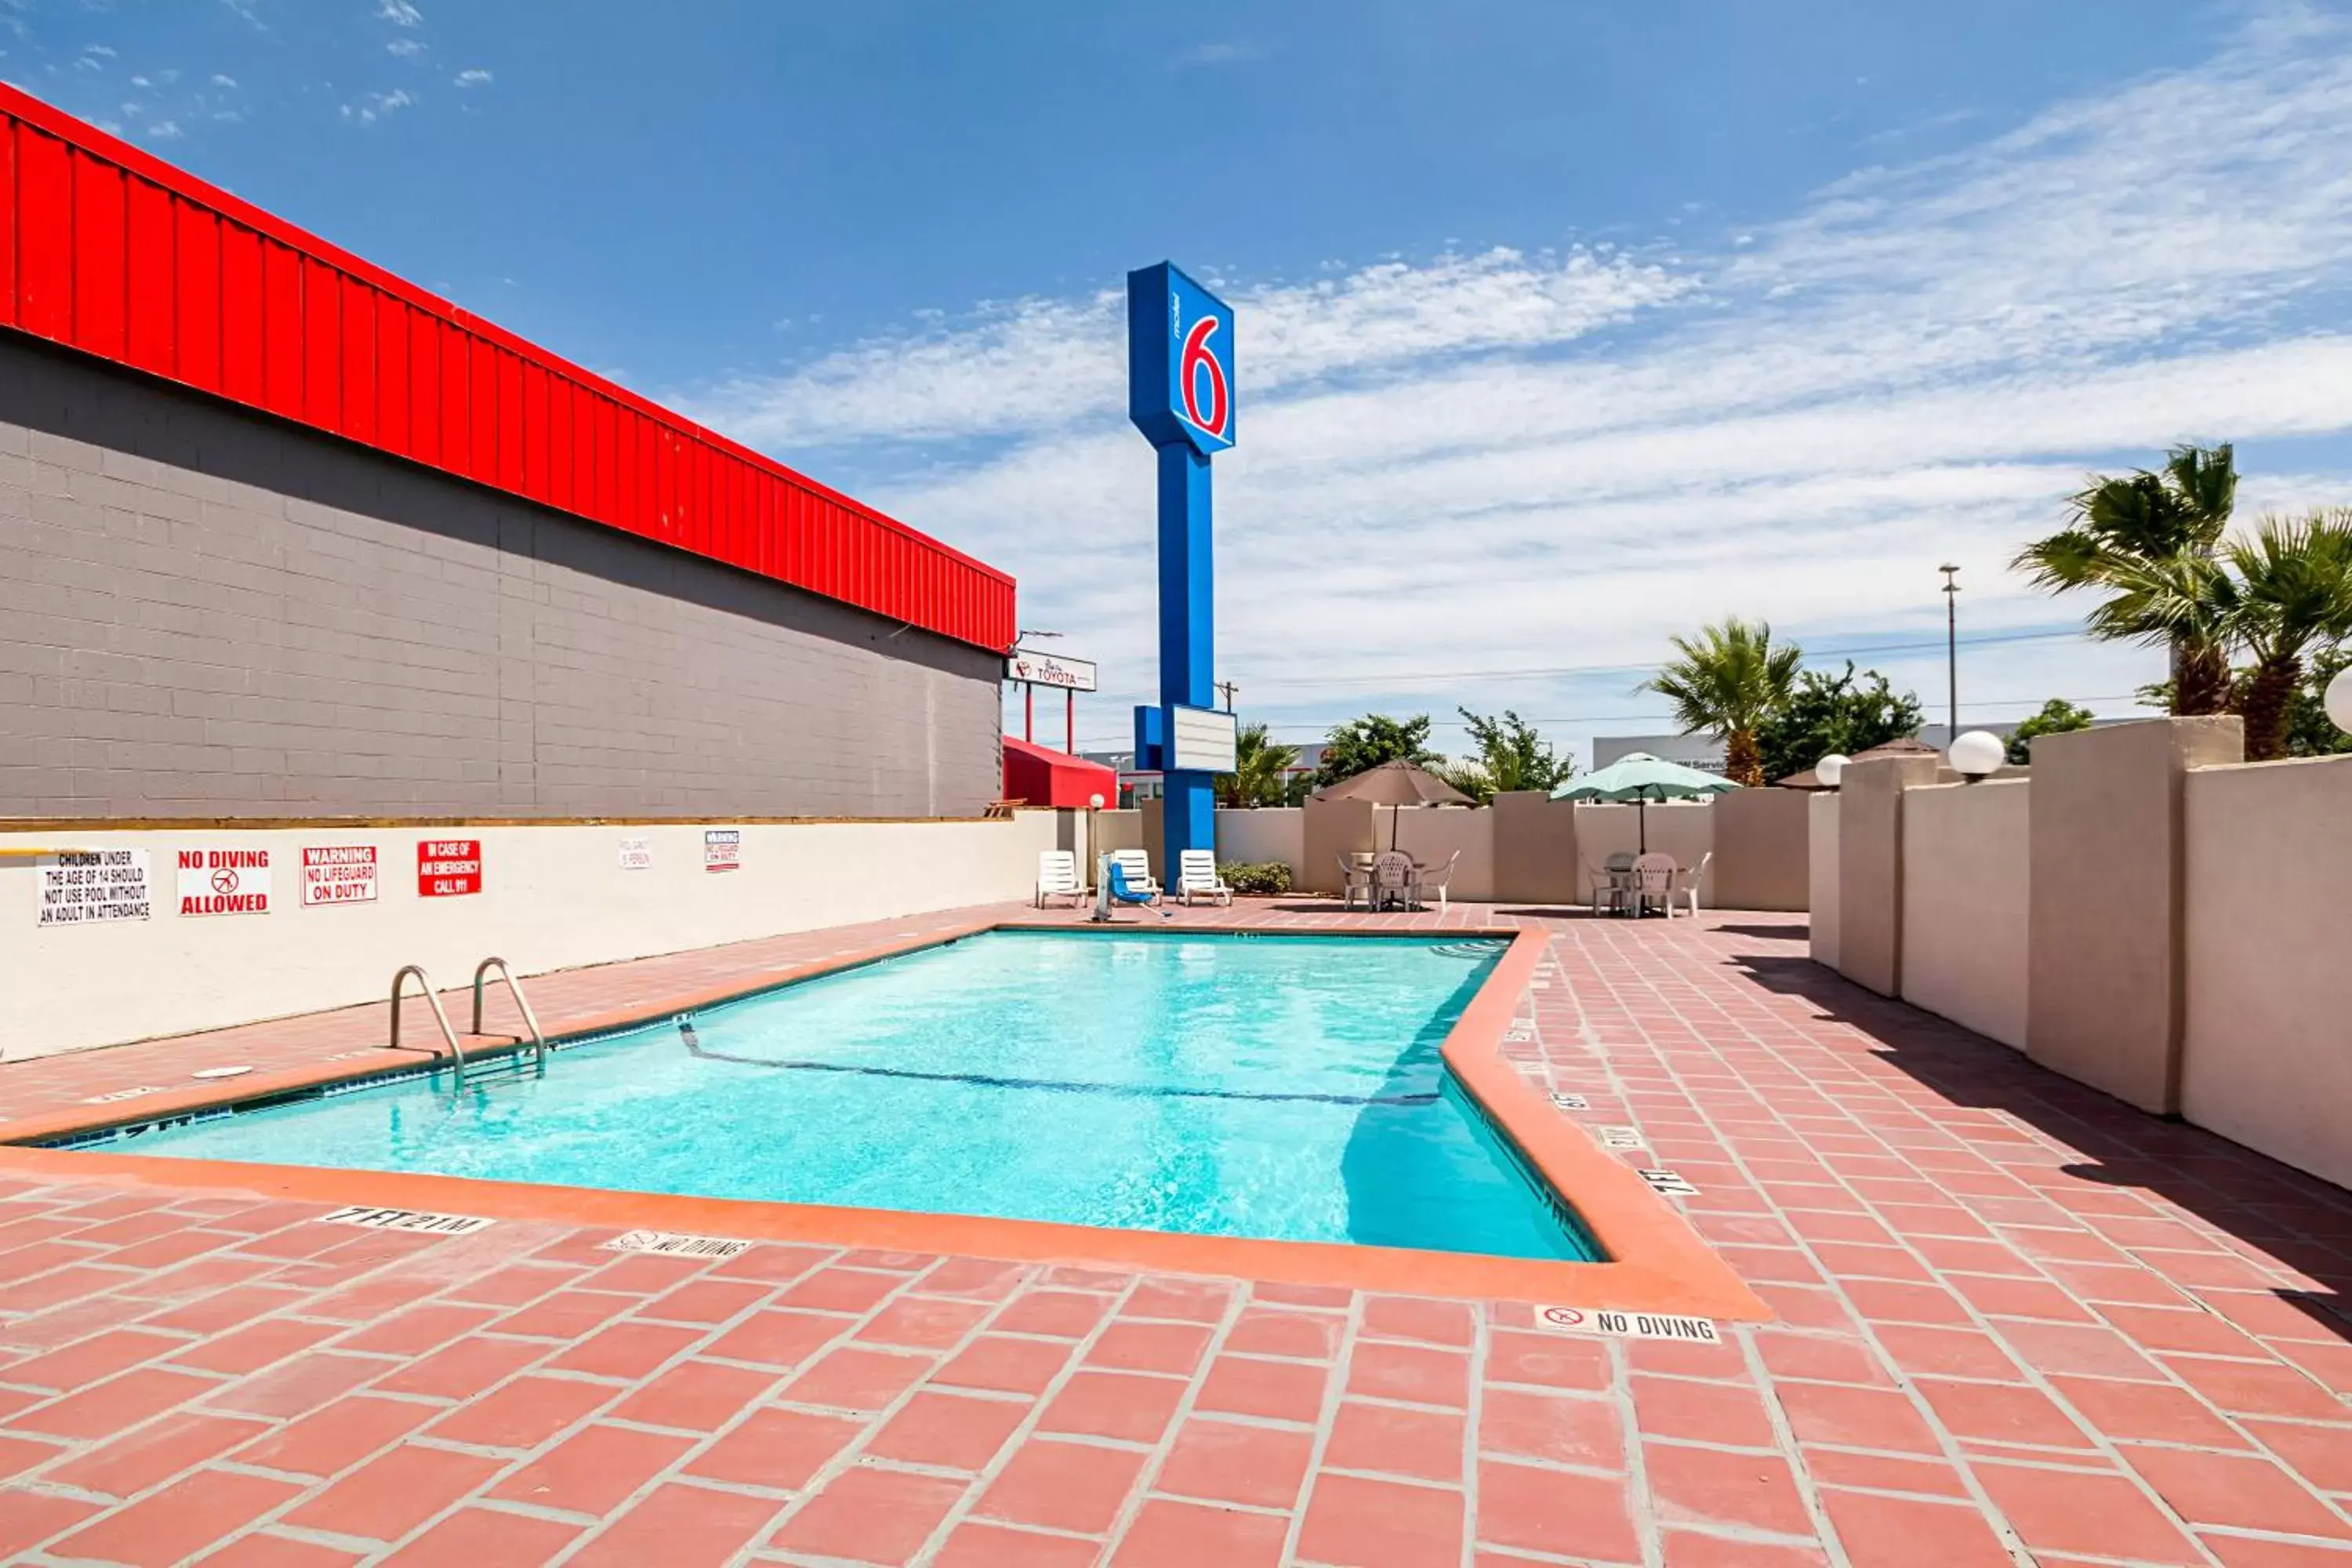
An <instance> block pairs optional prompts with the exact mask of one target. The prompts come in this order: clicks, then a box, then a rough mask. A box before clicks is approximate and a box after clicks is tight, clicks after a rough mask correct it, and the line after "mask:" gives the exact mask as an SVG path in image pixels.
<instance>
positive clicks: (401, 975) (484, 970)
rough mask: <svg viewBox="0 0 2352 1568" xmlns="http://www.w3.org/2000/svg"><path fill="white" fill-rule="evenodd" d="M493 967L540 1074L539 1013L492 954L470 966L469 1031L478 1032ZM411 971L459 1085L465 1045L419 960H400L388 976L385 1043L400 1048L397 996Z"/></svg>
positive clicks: (543, 1046) (543, 1038) (543, 1062)
mask: <svg viewBox="0 0 2352 1568" xmlns="http://www.w3.org/2000/svg"><path fill="white" fill-rule="evenodd" d="M493 969H495V970H497V971H498V977H499V979H500V980H503V981H505V982H506V987H507V993H508V994H509V995H511V996H512V997H513V998H514V1000H515V1006H516V1008H517V1009H519V1010H520V1012H521V1014H522V1021H523V1026H524V1027H526V1028H528V1029H529V1030H530V1045H531V1051H532V1065H533V1066H534V1067H535V1068H537V1069H538V1071H539V1072H541V1074H544V1073H545V1072H546V1071H547V1035H546V1033H545V1032H544V1031H543V1030H541V1028H540V1026H539V1015H537V1014H536V1013H533V1012H532V1011H531V1010H530V997H528V996H526V995H524V994H523V992H522V983H521V982H520V981H519V980H517V979H516V978H515V977H514V971H513V970H512V969H509V967H508V966H507V961H506V960H505V959H503V958H499V957H498V956H497V955H495V954H493V955H492V956H490V957H488V958H486V959H484V960H482V962H481V963H478V964H477V965H475V967H474V1026H473V1029H472V1030H471V1031H470V1032H471V1033H472V1034H474V1035H476V1036H479V1035H480V1034H481V1032H482V987H483V985H484V984H485V983H486V982H487V981H488V979H489V975H490V971H492V970H493ZM412 974H413V975H415V976H416V986H417V989H418V990H419V991H421V992H422V993H424V995H425V1005H427V1006H429V1007H431V1008H432V1009H433V1021H434V1022H435V1023H436V1024H437V1025H439V1026H441V1038H442V1039H443V1040H445V1041H446V1042H447V1044H448V1047H449V1056H450V1058H451V1059H452V1060H453V1061H454V1062H455V1063H456V1064H457V1086H459V1087H462V1086H463V1085H464V1083H465V1081H466V1047H464V1046H463V1045H461V1044H460V1043H459V1042H458V1039H457V1030H455V1029H453V1028H451V1027H450V1026H449V1015H448V1014H447V1013H446V1012H444V1011H443V1010H442V1007H441V997H440V994H439V993H438V992H436V990H435V989H434V986H433V977H432V976H431V975H429V974H427V973H425V966H424V965H423V964H421V963H404V964H402V965H401V966H400V970H399V972H398V973H395V974H394V975H393V977H392V1037H391V1039H390V1040H389V1041H387V1042H386V1047H387V1048H388V1049H392V1050H398V1049H399V1048H400V997H401V993H402V991H403V990H404V989H405V988H406V986H407V984H408V977H409V976H410V975H412Z"/></svg>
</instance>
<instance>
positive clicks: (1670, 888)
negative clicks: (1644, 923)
mask: <svg viewBox="0 0 2352 1568" xmlns="http://www.w3.org/2000/svg"><path fill="white" fill-rule="evenodd" d="M1678 869H1680V868H1679V867H1677V866H1676V865H1675V858H1674V857H1673V856H1671V855H1668V854H1666V853H1665V852H1664V851H1663V850H1658V849H1653V850H1651V851H1650V852H1649V853H1648V854H1647V855H1642V856H1637V857H1635V858H1634V860H1633V905H1634V912H1636V913H1637V914H1638V913H1641V912H1643V911H1646V910H1648V909H1649V907H1650V905H1651V902H1652V901H1653V900H1655V901H1656V902H1657V903H1658V904H1659V905H1660V906H1661V907H1663V908H1664V910H1665V911H1666V918H1667V919H1668V920H1672V919H1674V918H1675V871H1677V870H1678Z"/></svg>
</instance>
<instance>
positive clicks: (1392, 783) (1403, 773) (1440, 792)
mask: <svg viewBox="0 0 2352 1568" xmlns="http://www.w3.org/2000/svg"><path fill="white" fill-rule="evenodd" d="M1315 798H1316V799H1317V800H1368V801H1370V802H1371V803H1372V804H1373V805H1476V804H1477V802H1475V801H1474V800H1472V799H1471V798H1470V797H1469V796H1468V795H1464V794H1463V793H1462V792H1461V791H1460V790H1458V789H1455V788H1454V786H1453V785H1452V784H1447V783H1446V782H1445V781H1444V779H1442V778H1439V777H1438V776H1437V775H1436V774H1435V773H1431V772H1430V771H1429V770H1428V769H1427V768H1423V767H1417V766H1415V765H1414V764H1412V763H1408V762H1402V761H1399V762H1393V763H1381V765H1380V766H1378V767H1375V768H1366V769H1365V770H1364V771H1363V772H1362V773H1358V774H1357V775H1356V776H1355V777H1353V778H1348V779H1341V780H1340V781H1339V783H1338V784H1332V785H1330V786H1328V788H1325V789H1318V790H1317V791H1316V792H1315ZM1389 847H1390V848H1391V849H1393V848H1395V847H1397V817H1396V813H1394V812H1393V811H1391V813H1389Z"/></svg>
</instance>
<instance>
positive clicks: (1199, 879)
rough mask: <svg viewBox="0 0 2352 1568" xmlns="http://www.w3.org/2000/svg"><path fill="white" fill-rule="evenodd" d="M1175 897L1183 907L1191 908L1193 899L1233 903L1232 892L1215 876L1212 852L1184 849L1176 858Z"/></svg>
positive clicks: (1214, 854) (1208, 850) (1215, 866)
mask: <svg viewBox="0 0 2352 1568" xmlns="http://www.w3.org/2000/svg"><path fill="white" fill-rule="evenodd" d="M1176 896H1177V897H1178V898H1181V899H1182V900H1184V907H1185V908H1187V909H1190V908H1192V900H1194V899H1213V900H1216V901H1217V902H1218V903H1221V904H1230V903H1232V902H1233V901H1234V890H1233V889H1231V888H1228V887H1226V886H1225V883H1224V879H1223V878H1222V877H1220V876H1218V875H1217V857H1216V852H1215V851H1214V850H1210V849H1185V850H1181V851H1179V852H1178V854H1177V856H1176Z"/></svg>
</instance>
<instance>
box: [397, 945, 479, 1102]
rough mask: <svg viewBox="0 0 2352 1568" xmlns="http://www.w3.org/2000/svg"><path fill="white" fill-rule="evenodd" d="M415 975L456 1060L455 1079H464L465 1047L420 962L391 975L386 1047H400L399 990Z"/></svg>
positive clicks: (404, 965)
mask: <svg viewBox="0 0 2352 1568" xmlns="http://www.w3.org/2000/svg"><path fill="white" fill-rule="evenodd" d="M412 974H414V975H415V976H416V984H417V988H418V989H419V990H421V991H423V992H424V993H425V1003H426V1004H427V1005H429V1006H431V1007H432V1009H433V1021H434V1022H435V1023H436V1024H438V1025H440V1026H441V1037H442V1038H443V1039H445V1040H446V1041H448V1042H449V1054H450V1055H451V1056H453V1057H455V1058H457V1081H458V1082H459V1083H460V1084H462V1083H464V1082H465V1081H466V1047H463V1046H461V1045H459V1044H458V1043H457V1030H455V1029H453V1028H451V1027H450V1026H449V1015H448V1014H446V1013H445V1012H443V1011H442V1010H441V998H440V997H439V996H438V995H436V994H435V993H434V990H433V977H432V976H431V975H429V974H427V973H425V966H424V965H423V964H421V963H404V964H402V965H401V966H400V973H397V974H395V975H394V976H393V977H392V1039H391V1042H390V1044H389V1045H388V1046H387V1047H386V1048H387V1049H390V1050H395V1051H396V1050H398V1049H399V1048H400V991H401V987H402V985H403V984H405V983H406V981H407V979H408V977H409V976H410V975H412Z"/></svg>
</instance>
